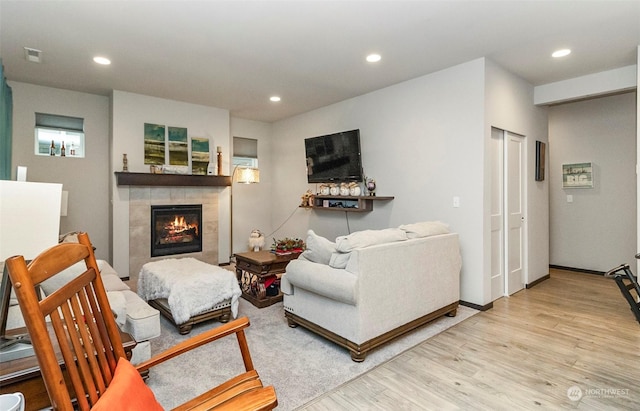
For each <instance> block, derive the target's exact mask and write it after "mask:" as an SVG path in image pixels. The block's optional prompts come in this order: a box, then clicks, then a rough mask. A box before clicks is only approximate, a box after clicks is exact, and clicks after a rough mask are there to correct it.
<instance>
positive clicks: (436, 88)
mask: <svg viewBox="0 0 640 411" xmlns="http://www.w3.org/2000/svg"><path fill="white" fill-rule="evenodd" d="M486 66H488V67H489V68H488V69H487V68H486ZM487 72H489V74H487ZM485 93H487V94H490V95H489V96H487V95H485ZM485 103H490V104H491V105H492V106H491V107H489V108H487V109H486V110H485ZM507 114H509V115H508V116H507ZM503 115H504V116H503ZM491 123H493V124H496V125H498V126H499V125H503V127H506V128H507V129H515V130H517V131H520V132H521V133H523V132H524V133H526V134H529V135H534V136H538V135H540V139H544V140H545V141H546V127H545V124H546V116H545V115H544V110H542V109H535V108H534V107H533V87H532V86H530V85H528V84H526V83H524V82H523V81H521V80H519V79H517V78H515V77H514V76H511V75H509V74H508V73H506V72H504V71H500V70H499V69H498V68H497V66H495V65H494V64H492V63H488V64H486V62H485V59H478V60H474V61H471V62H468V63H464V64H460V65H458V66H455V67H451V68H449V69H446V70H443V71H440V72H437V73H434V74H430V75H427V76H423V77H420V78H417V79H414V80H410V81H407V82H404V83H401V84H398V85H394V86H391V87H388V88H385V89H381V90H378V91H375V92H372V93H369V94H366V95H363V96H360V97H356V98H353V99H350V100H347V101H343V102H340V103H337V104H333V105H331V106H328V107H324V108H321V109H318V110H314V111H311V112H309V113H305V114H302V115H299V116H296V117H294V118H290V119H287V120H283V121H280V122H277V123H275V124H274V128H273V153H274V154H273V155H274V164H276V165H277V166H276V167H274V173H275V175H274V181H277V182H279V183H278V184H274V185H273V197H272V199H273V220H272V225H273V226H278V225H279V224H280V223H281V222H282V221H285V220H286V219H287V218H288V216H289V215H290V214H291V213H292V210H293V212H294V215H293V217H292V218H291V219H290V220H289V221H288V223H287V224H285V225H284V226H283V228H282V229H281V230H280V232H279V233H278V237H284V236H298V237H303V238H304V236H305V231H306V230H307V228H311V229H313V230H314V231H316V232H317V233H318V234H320V235H323V236H325V237H328V238H334V237H336V236H338V235H344V234H347V233H348V232H349V231H350V232H353V231H357V230H362V229H369V228H386V227H395V226H398V225H400V224H403V223H410V222H416V221H425V220H441V221H445V222H447V223H449V224H450V226H451V229H452V230H453V231H456V232H458V233H459V234H460V244H461V251H462V258H463V264H462V266H463V267H462V276H461V299H462V300H464V301H467V302H470V303H473V304H478V305H484V304H487V303H489V302H490V270H489V265H490V258H489V254H487V250H486V247H487V245H485V238H486V237H487V236H488V233H489V229H490V226H489V225H486V222H485V219H486V216H487V215H488V213H489V212H490V207H487V201H488V199H487V198H486V197H487V196H489V194H488V193H490V191H487V188H486V187H485V179H486V178H485V173H486V169H488V165H487V164H485V155H484V152H485V146H486V144H488V143H487V141H488V140H489V139H490V133H489V134H487V133H486V130H487V129H489V128H490V127H489V125H488V124H491ZM354 128H359V129H360V134H361V145H362V160H363V166H364V171H365V174H366V175H368V176H371V177H374V178H375V179H376V181H377V185H378V188H377V193H378V195H388V196H395V199H394V200H393V201H390V202H388V203H383V202H376V203H375V205H374V210H373V211H372V212H371V213H362V214H360V213H340V212H333V211H332V212H329V211H325V212H323V211H321V210H319V211H312V210H306V209H297V211H296V208H297V206H298V204H299V203H300V196H301V195H302V193H304V191H305V190H306V189H307V188H312V189H313V190H314V191H317V189H316V187H313V186H309V185H308V184H306V173H305V156H304V143H303V140H304V138H307V137H313V136H317V135H320V134H325V133H331V132H336V131H342V130H349V129H354ZM533 144H535V143H533ZM454 196H458V197H460V201H461V205H460V207H459V208H453V204H452V200H453V197H454ZM530 197H531V201H538V202H540V204H539V205H538V206H535V207H534V206H531V208H533V209H535V213H534V219H535V221H536V222H540V223H544V222H545V221H544V220H545V216H546V213H545V211H544V208H545V207H546V202H545V203H542V202H543V201H545V198H546V197H545V194H544V193H543V194H541V195H537V194H534V195H531V196H530ZM544 231H545V228H544V227H542V228H541V229H540V231H537V230H533V235H534V238H535V241H536V242H537V245H536V246H535V247H533V248H532V249H531V250H530V253H531V254H532V256H531V260H532V261H538V262H537V263H536V265H534V267H533V268H531V269H530V271H532V272H534V273H535V275H536V276H538V277H539V276H543V275H545V274H546V273H548V271H546V269H544V268H541V267H540V266H541V265H544V263H545V261H547V260H548V248H547V246H548V241H547V242H544V241H545V238H546V237H545V232H544ZM534 278H537V277H534Z"/></svg>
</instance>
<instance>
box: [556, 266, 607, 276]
mask: <svg viewBox="0 0 640 411" xmlns="http://www.w3.org/2000/svg"><path fill="white" fill-rule="evenodd" d="M549 268H555V269H556V270H566V271H577V272H580V273H585V274H595V275H604V271H596V270H588V269H586V268H576V267H565V266H562V265H553V264H549Z"/></svg>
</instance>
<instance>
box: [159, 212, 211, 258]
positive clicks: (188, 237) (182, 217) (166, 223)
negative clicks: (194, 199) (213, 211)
mask: <svg viewBox="0 0 640 411" xmlns="http://www.w3.org/2000/svg"><path fill="white" fill-rule="evenodd" d="M201 226H202V205H200V204H197V205H166V206H162V205H161V206H151V257H158V256H165V255H174V254H184V253H195V252H200V251H202V228H201Z"/></svg>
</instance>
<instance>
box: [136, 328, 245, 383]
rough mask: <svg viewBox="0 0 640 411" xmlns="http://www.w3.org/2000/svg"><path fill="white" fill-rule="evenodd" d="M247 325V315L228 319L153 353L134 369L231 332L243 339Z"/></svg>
mask: <svg viewBox="0 0 640 411" xmlns="http://www.w3.org/2000/svg"><path fill="white" fill-rule="evenodd" d="M248 326H249V319H248V318H247V317H241V318H238V319H236V320H234V321H230V322H228V323H226V324H223V325H221V326H220V327H217V328H214V329H212V330H209V331H205V332H203V333H202V334H199V335H196V336H194V337H191V338H189V339H188V340H186V341H183V342H181V343H179V344H176V345H175V346H173V347H171V348H169V349H168V350H165V351H163V352H161V353H158V354H157V355H154V356H153V357H152V358H150V359H148V360H147V361H144V362H141V363H140V364H137V365H136V369H137V370H138V371H139V372H143V371H147V370H148V369H149V368H151V367H153V366H155V365H158V364H160V363H162V362H165V361H167V360H169V359H171V358H173V357H176V356H178V355H180V354H184V353H185V352H188V351H191V350H193V349H194V348H198V347H200V346H202V345H205V344H207V343H210V342H211V341H215V340H218V339H220V338H223V337H226V336H228V335H231V334H238V333H241V334H242V337H240V336H238V339H239V340H240V339H242V340H243V341H244V329H245V328H247V327H248Z"/></svg>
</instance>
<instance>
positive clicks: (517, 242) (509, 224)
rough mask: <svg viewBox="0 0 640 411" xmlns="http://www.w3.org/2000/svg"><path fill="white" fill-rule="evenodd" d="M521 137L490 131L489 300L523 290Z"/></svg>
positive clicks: (523, 151) (522, 141) (496, 130)
mask: <svg viewBox="0 0 640 411" xmlns="http://www.w3.org/2000/svg"><path fill="white" fill-rule="evenodd" d="M524 148H525V147H524V138H523V137H522V136H518V135H516V134H513V133H509V132H507V131H504V130H500V129H497V128H492V129H491V300H492V301H494V300H496V299H498V298H500V297H502V296H505V295H511V294H513V293H515V292H517V291H519V290H521V289H522V288H524V275H525V273H524V266H525V265H524V261H525V250H526V248H525V232H524V229H525V224H524V204H525V202H524V192H525V191H524V181H525V180H524V165H525V164H526V161H525V157H524V156H525V150H524Z"/></svg>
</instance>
